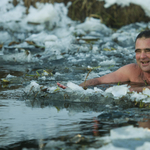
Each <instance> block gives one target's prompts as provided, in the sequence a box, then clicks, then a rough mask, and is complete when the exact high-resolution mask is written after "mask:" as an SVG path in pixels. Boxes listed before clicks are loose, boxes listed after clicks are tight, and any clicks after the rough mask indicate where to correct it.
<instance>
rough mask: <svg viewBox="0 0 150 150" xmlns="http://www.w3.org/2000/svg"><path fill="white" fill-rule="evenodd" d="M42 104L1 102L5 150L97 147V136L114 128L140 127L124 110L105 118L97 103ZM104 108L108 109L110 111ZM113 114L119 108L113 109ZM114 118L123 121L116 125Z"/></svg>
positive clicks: (0, 141) (0, 135)
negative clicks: (124, 113) (125, 115)
mask: <svg viewBox="0 0 150 150" xmlns="http://www.w3.org/2000/svg"><path fill="white" fill-rule="evenodd" d="M42 103H43V102H42V101H41V103H39V102H37V101H36V102H35V103H34V105H31V104H32V102H31V101H30V100H26V101H21V100H16V99H9V100H8V99H1V100H0V115H1V116H0V121H1V124H0V148H1V149H4V148H6V149H21V148H23V147H26V148H35V149H39V147H45V149H46V147H48V148H50V147H51V148H54V149H57V148H62V147H64V148H67V147H68V148H71V149H78V148H79V149H80V148H81V147H82V146H84V147H85V146H87V147H88V146H92V147H94V143H95V142H96V139H95V137H102V136H106V135H109V132H110V130H111V129H113V128H117V127H121V126H127V125H134V126H138V125H137V121H132V120H130V119H128V121H126V120H125V119H126V118H124V117H123V116H124V115H123V114H122V112H121V111H120V112H119V111H118V113H119V114H117V115H115V116H113V118H110V114H113V113H111V112H110V113H106V115H101V114H102V109H101V108H100V106H99V105H97V104H92V103H91V104H90V103H89V104H87V103H85V104H84V103H71V102H70V103H69V102H58V101H57V102H54V101H47V102H45V103H43V104H42ZM103 109H105V110H106V108H103ZM109 110H110V108H109ZM118 110H119V109H118ZM112 111H115V109H114V108H112ZM134 111H135V110H134ZM129 112H130V110H128V113H129ZM120 114H121V115H122V116H121V117H120ZM129 114H130V113H129ZM98 116H100V117H98ZM130 116H132V115H130ZM127 117H129V116H127ZM108 118H109V119H108ZM114 119H116V120H117V119H118V120H119V119H120V121H118V122H114ZM122 120H123V121H122ZM138 123H139V126H143V127H144V126H146V125H148V126H149V124H150V121H148V122H145V123H143V122H138ZM102 145H103V143H99V144H98V143H97V144H96V145H95V147H100V146H102Z"/></svg>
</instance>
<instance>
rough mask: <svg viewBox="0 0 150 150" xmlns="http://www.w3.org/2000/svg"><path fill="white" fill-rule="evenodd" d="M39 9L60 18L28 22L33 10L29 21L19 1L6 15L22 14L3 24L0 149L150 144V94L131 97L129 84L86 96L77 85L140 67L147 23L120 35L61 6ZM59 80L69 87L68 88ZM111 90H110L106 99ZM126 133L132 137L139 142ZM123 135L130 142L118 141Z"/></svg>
mask: <svg viewBox="0 0 150 150" xmlns="http://www.w3.org/2000/svg"><path fill="white" fill-rule="evenodd" d="M38 6H39V7H38V8H41V9H42V10H43V13H44V12H45V13H46V14H47V12H46V10H47V9H46V8H49V7H51V8H53V9H51V10H53V11H54V12H55V13H56V14H57V13H58V14H57V17H54V18H53V17H52V16H51V17H50V18H49V20H50V21H47V20H45V22H44V23H43V22H41V17H37V18H36V19H37V20H36V21H37V22H36V23H35V22H34V20H33V22H30V23H29V22H28V21H29V20H30V21H32V16H35V15H34V11H33V12H32V11H31V12H30V13H31V14H30V16H25V14H24V11H25V8H24V6H23V5H22V4H21V3H20V4H19V5H18V7H17V9H16V8H14V7H13V6H12V5H11V3H9V5H6V6H5V7H4V6H3V9H2V10H1V11H3V10H5V11H4V12H3V13H5V12H6V11H7V7H10V8H11V9H10V12H11V11H13V10H14V13H15V12H18V10H19V13H20V15H19V16H18V18H11V17H10V15H8V14H6V16H7V17H5V19H3V20H2V21H1V22H0V27H1V28H0V35H1V36H0V45H1V47H2V48H1V49H0V121H1V123H0V149H2V150H3V149H4V150H5V149H8V150H9V149H10V150H12V149H23V150H28V149H29V150H30V149H66V150H67V149H75V150H76V149H79V150H80V149H90V148H91V149H96V148H101V147H102V148H105V146H108V147H107V148H105V149H110V150H111V149H113V146H114V147H115V148H121V149H122V148H128V149H130V150H134V149H136V148H137V147H139V146H142V145H143V144H144V143H145V142H147V141H149V138H150V137H149V136H148V134H147V133H149V130H148V129H146V130H140V129H141V128H139V127H143V128H146V127H147V128H149V118H150V117H149V116H150V114H149V101H150V100H149V93H148V92H149V91H147V93H146V92H145V93H141V94H137V93H135V94H134V96H133V93H129V92H128V91H127V86H125V87H121V86H119V85H118V83H116V84H107V85H106V84H104V85H99V86H97V87H89V88H88V89H87V90H83V89H80V88H79V87H78V85H79V84H80V83H82V82H84V81H85V79H91V78H95V77H99V76H102V75H105V74H107V73H110V72H113V71H115V70H117V69H118V68H119V67H121V66H123V65H126V64H129V63H134V62H135V53H134V39H135V37H136V35H137V34H138V33H139V32H140V31H141V30H144V29H145V28H149V23H135V24H131V25H128V26H124V27H122V28H121V29H118V30H116V31H114V30H113V29H110V28H108V27H106V26H105V25H104V24H102V23H101V22H100V20H99V19H94V18H91V19H89V18H87V19H86V21H85V22H84V23H80V22H74V21H72V20H70V19H69V18H68V17H67V7H65V6H64V5H63V4H56V5H55V6H54V7H53V6H52V5H49V6H48V5H47V6H46V7H45V6H44V5H43V4H41V5H40V4H39V5H38ZM44 8H45V11H44ZM32 10H34V8H32ZM55 10H57V11H55ZM48 12H49V11H48ZM1 13H2V12H1ZM12 13H13V12H12ZM21 16H23V17H21ZM16 17H17V16H16ZM3 18H4V17H3ZM43 18H44V17H43ZM28 19H29V20H28ZM46 19H47V18H46ZM38 21H39V23H38ZM57 82H60V83H62V84H64V85H68V84H70V85H71V86H70V87H69V88H68V89H66V90H63V89H60V88H58V87H57V84H56V83H57ZM119 84H121V83H119ZM125 84H128V83H125ZM116 86H117V87H116ZM130 86H133V87H135V86H143V85H136V84H134V83H132V84H130ZM109 87H113V89H112V92H110V93H106V92H105V90H106V89H108V88H109ZM116 88H119V90H120V92H119V93H117V91H118V90H115V89H116ZM123 89H124V90H123ZM113 93H115V94H114V95H113ZM121 93H122V94H121ZM118 94H121V95H119V96H118ZM115 95H117V96H118V97H117V96H115ZM141 99H144V100H145V103H142V102H141ZM129 125H132V126H133V127H130V126H129ZM121 127H125V128H123V129H122V128H121ZM143 128H142V129H143ZM114 129H116V130H114ZM120 130H122V131H130V132H132V135H136V136H137V137H138V140H137V139H135V138H133V137H131V135H130V133H125V132H120ZM118 132H120V137H121V136H122V137H123V136H124V135H126V138H124V139H120V138H118V139H116V138H115V137H116V135H117V133H118ZM136 133H141V134H139V135H137V134H136ZM108 139H109V141H108ZM129 139H130V140H129ZM126 142H128V143H129V144H128V145H127V144H124V143H126ZM111 144H112V145H111ZM146 144H149V143H146ZM146 147H148V146H146Z"/></svg>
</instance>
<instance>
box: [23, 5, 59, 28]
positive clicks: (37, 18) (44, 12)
mask: <svg viewBox="0 0 150 150" xmlns="http://www.w3.org/2000/svg"><path fill="white" fill-rule="evenodd" d="M36 7H37V8H34V7H33V6H30V8H29V14H28V15H27V17H26V21H27V22H34V23H44V22H46V21H51V23H52V25H53V24H54V23H55V22H57V20H58V14H57V12H56V10H55V8H54V6H53V5H52V4H48V3H46V4H43V3H36Z"/></svg>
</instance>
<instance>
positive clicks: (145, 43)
mask: <svg viewBox="0 0 150 150" xmlns="http://www.w3.org/2000/svg"><path fill="white" fill-rule="evenodd" d="M135 47H136V48H150V38H138V39H137V40H136V43H135Z"/></svg>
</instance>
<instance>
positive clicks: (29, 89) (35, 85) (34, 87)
mask: <svg viewBox="0 0 150 150" xmlns="http://www.w3.org/2000/svg"><path fill="white" fill-rule="evenodd" d="M40 87H41V86H40V85H39V84H38V83H37V82H36V81H34V80H33V81H31V82H30V84H29V85H27V86H26V87H25V89H24V91H25V92H26V93H30V92H33V91H34V92H38V91H40Z"/></svg>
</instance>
